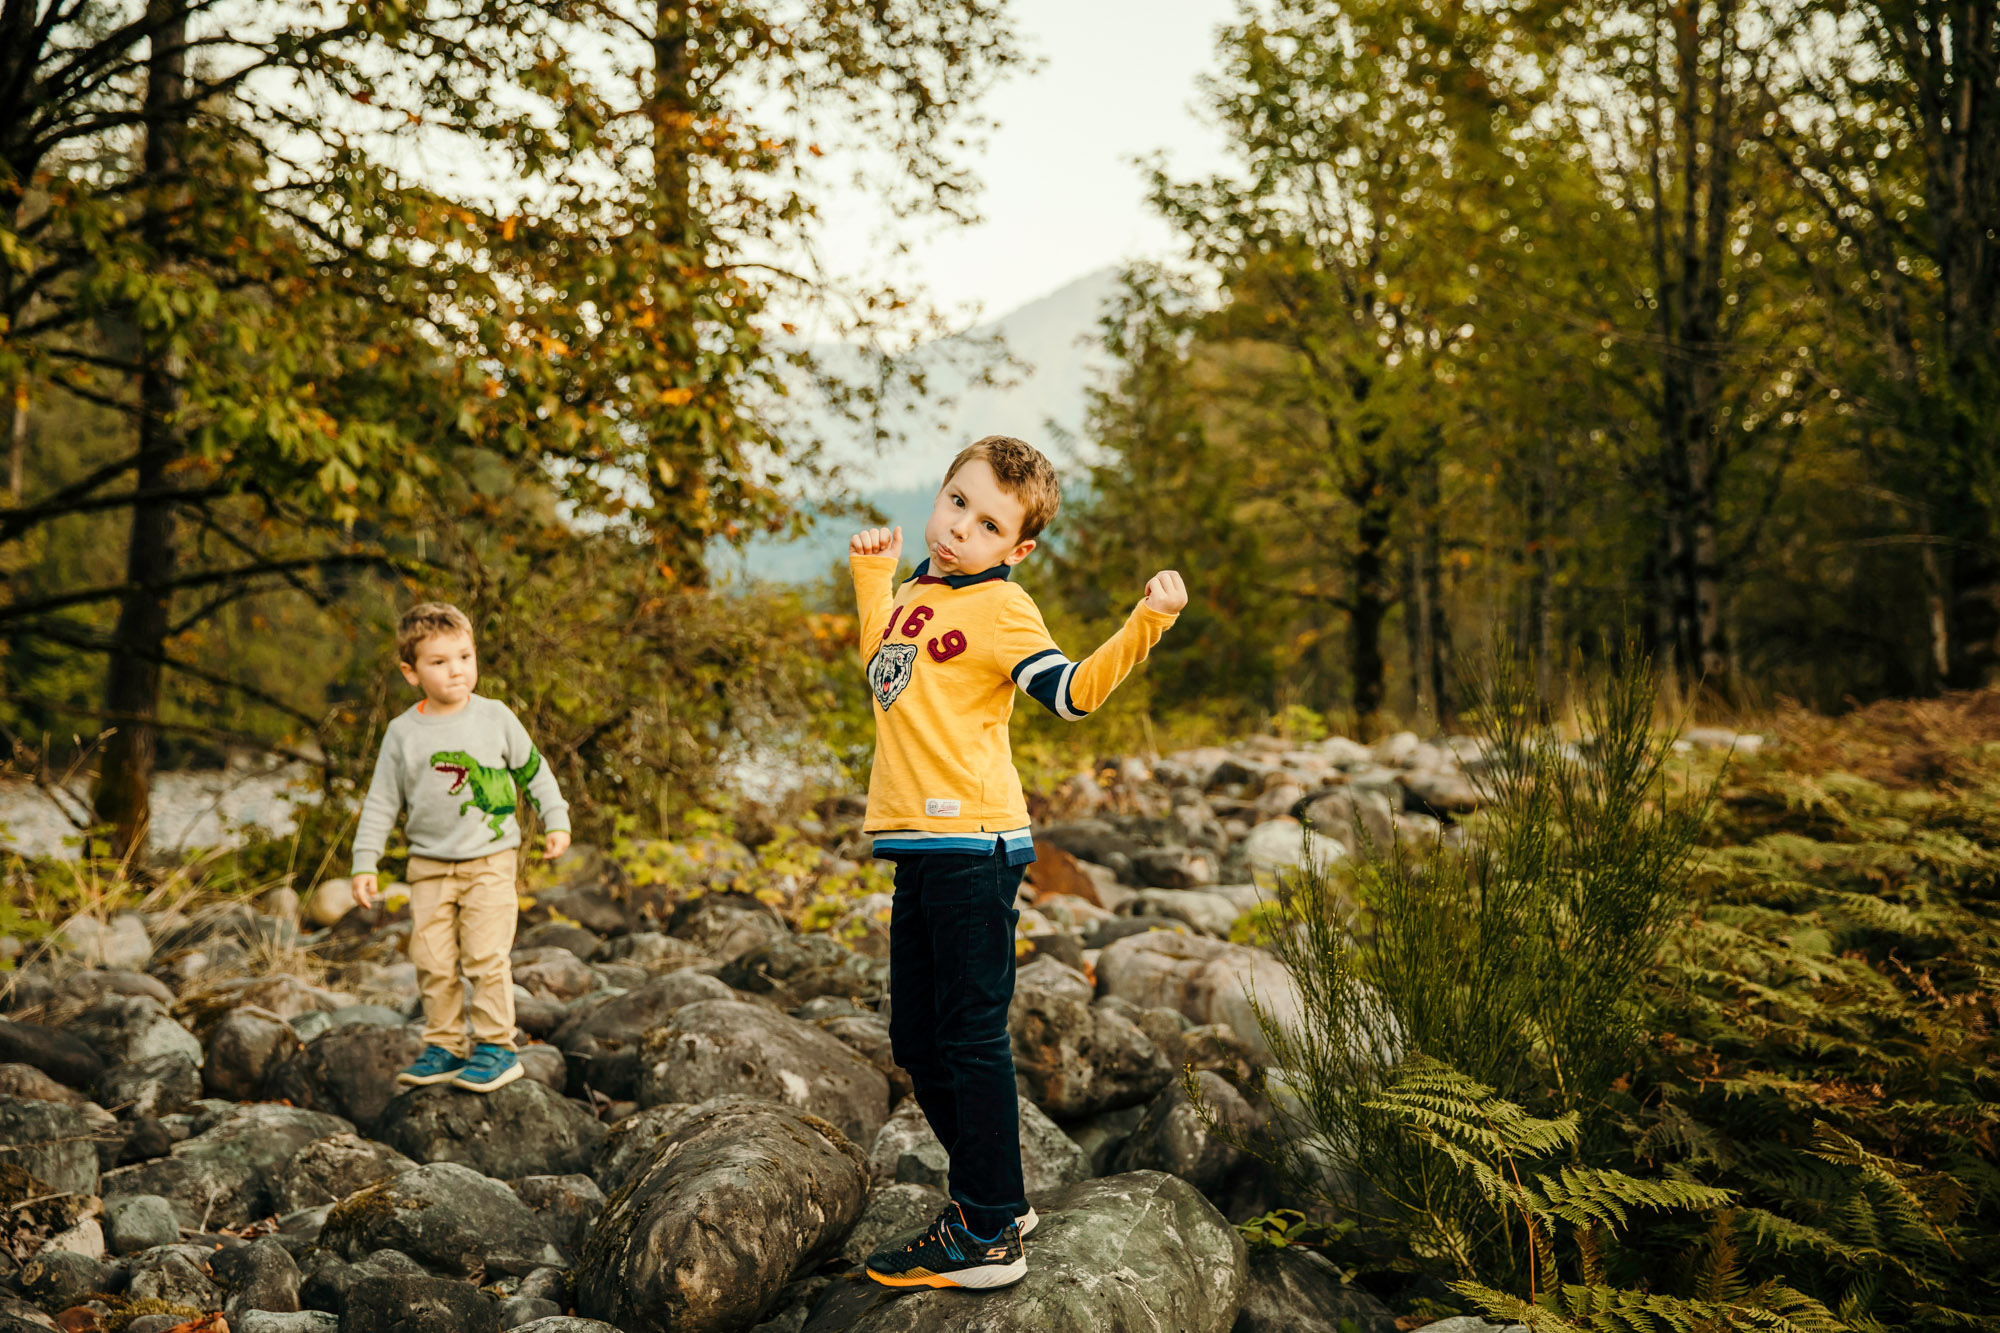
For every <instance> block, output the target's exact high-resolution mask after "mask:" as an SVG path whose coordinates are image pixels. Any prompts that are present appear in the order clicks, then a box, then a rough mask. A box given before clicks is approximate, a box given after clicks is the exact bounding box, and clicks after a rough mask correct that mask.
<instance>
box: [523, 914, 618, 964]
mask: <svg viewBox="0 0 2000 1333" xmlns="http://www.w3.org/2000/svg"><path fill="white" fill-rule="evenodd" d="M603 943H604V937H603V936H602V935H599V934H598V933H597V932H596V931H594V930H589V929H586V928H585V927H583V926H579V925H577V924H576V923H575V922H572V921H544V922H542V923H541V924H540V925H538V926H529V927H528V928H527V929H526V930H523V931H522V932H521V933H520V934H519V935H517V936H515V937H514V947H515V948H516V949H551V948H553V949H568V950H569V951H570V952H571V953H573V954H575V955H576V956H577V957H578V958H588V957H590V956H591V955H592V954H593V953H595V952H596V951H597V950H598V949H599V948H600V947H601V946H602V945H603Z"/></svg>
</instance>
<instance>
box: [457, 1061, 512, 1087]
mask: <svg viewBox="0 0 2000 1333" xmlns="http://www.w3.org/2000/svg"><path fill="white" fill-rule="evenodd" d="M527 1072H528V1070H527V1068H526V1066H524V1065H519V1064H516V1065H511V1066H509V1067H508V1068H506V1069H503V1070H501V1071H500V1072H499V1073H498V1074H495V1075H494V1076H493V1077H492V1078H490V1079H488V1080H486V1082H484V1083H474V1082H472V1081H471V1080H470V1079H466V1078H453V1079H452V1081H451V1086H453V1087H454V1088H464V1089H465V1090H466V1091H467V1092H491V1091H493V1090H494V1089H495V1088H504V1087H506V1086H507V1085H508V1084H509V1083H512V1082H513V1081H514V1080H515V1079H517V1078H519V1077H521V1075H523V1074H525V1073H527Z"/></svg>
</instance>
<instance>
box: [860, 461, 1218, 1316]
mask: <svg viewBox="0 0 2000 1333" xmlns="http://www.w3.org/2000/svg"><path fill="white" fill-rule="evenodd" d="M1061 499H1062V497H1061V491H1060V489H1059V488H1058V486H1057V482H1056V474H1055V469H1054V468H1052V467H1051V466H1049V461H1048V459H1046V458H1044V457H1043V456H1042V455H1041V454H1040V453H1039V452H1038V451H1037V450H1035V449H1034V448H1033V447H1031V446H1029V445H1027V444H1024V443H1023V442H1021V441H1020V440H1016V439H1012V438H1009V437H1007V436H1003V435H991V436H988V437H987V438H985V439H983V440H980V441H979V442H978V443H976V444H973V445H971V446H970V447H968V448H966V449H965V450H963V451H962V452H960V454H959V455H958V457H957V458H954V459H953V460H952V463H951V468H950V470H949V471H947V472H946V474H945V480H944V485H943V486H941V487H940V488H939V489H938V493H937V499H936V501H935V502H934V504H933V505H932V508H931V516H930V520H929V522H927V523H926V524H925V525H924V545H925V547H926V550H927V555H928V558H927V559H925V560H924V561H923V562H922V563H921V564H919V565H918V566H917V569H916V573H915V574H913V575H912V576H911V577H910V578H909V579H907V580H906V581H904V583H903V584H902V585H901V586H900V587H897V586H895V576H896V568H897V565H898V562H899V561H900V560H901V558H902V553H903V530H902V529H901V528H897V529H895V530H894V531H891V530H889V529H886V528H876V529H872V530H870V531H868V532H862V533H858V534H856V536H855V537H854V538H853V539H852V540H851V541H850V542H849V543H848V548H847V549H848V564H849V567H850V569H851V571H852V573H853V576H854V595H855V600H856V602H857V603H858V605H859V607H860V612H861V660H862V661H863V662H864V663H865V664H866V665H867V668H868V687H869V691H870V692H871V693H872V694H873V695H874V696H875V705H874V706H875V766H874V770H873V772H872V773H871V775H870V777H869V781H868V819H867V822H866V823H865V824H864V826H863V828H864V830H865V831H866V832H869V833H872V834H874V837H875V854H876V855H877V856H881V857H886V858H889V859H891V860H893V861H894V862H895V863H896V895H895V906H894V907H893V908H892V909H891V913H890V921H889V993H890V1017H889V1035H890V1039H891V1045H892V1047H893V1049H894V1052H895V1057H896V1063H897V1064H899V1065H901V1066H902V1067H903V1068H904V1069H905V1070H907V1071H908V1073H909V1075H910V1082H911V1083H912V1084H913V1085H914V1087H915V1090H916V1096H917V1102H918V1104H919V1105H920V1106H922V1107H923V1110H924V1115H925V1117H926V1118H927V1119H929V1121H930V1124H931V1128H932V1130H934V1131H935V1132H936V1134H937V1136H938V1141H939V1142H940V1143H942V1144H943V1145H944V1147H945V1151H946V1152H948V1153H949V1154H950V1155H951V1182H950V1183H951V1198H952V1204H951V1206H950V1207H949V1208H947V1209H945V1211H944V1212H943V1213H942V1214H941V1215H940V1216H939V1217H938V1219H937V1221H936V1222H935V1223H933V1224H932V1226H931V1228H930V1230H929V1231H927V1232H925V1233H924V1234H923V1236H921V1237H920V1238H918V1239H917V1240H916V1241H914V1242H912V1243H911V1244H909V1245H907V1246H904V1247H902V1248H900V1249H896V1250H880V1251H877V1252H876V1253H875V1254H873V1255H871V1256H870V1257H869V1260H868V1275H869V1276H870V1277H872V1278H874V1279H875V1280H876V1281H877V1282H882V1283H886V1284H888V1285H890V1286H930V1287H973V1288H990V1287H1004V1286H1007V1285H1009V1284H1010V1283H1014V1282H1018V1281H1020V1280H1021V1278H1023V1277H1025V1276H1026V1275H1027V1271H1028V1262H1027V1257H1026V1254H1025V1252H1024V1251H1023V1249H1022V1247H1021V1239H1022V1237H1023V1236H1024V1235H1025V1234H1026V1233H1027V1232H1029V1231H1031V1230H1032V1229H1033V1228H1034V1225H1035V1220H1036V1219H1035V1214H1034V1210H1033V1209H1031V1208H1029V1207H1028V1201H1027V1197H1026V1190H1025V1188H1024V1186H1023V1185H1022V1181H1021V1139H1020V1133H1021V1131H1020V1110H1019V1106H1018V1104H1017V1102H1016V1100H1015V1096H1016V1094H1015V1090H1014V1058H1013V1050H1012V1046H1011V1044H1010V1041H1009V1038H1008V1034H1007V1009H1008V1005H1009V1004H1010V1003H1011V1002H1012V1000H1013V998H1014V924H1015V921H1016V920H1017V919H1018V917H1019V915H1020V914H1019V913H1018V912H1017V911H1016V910H1015V908H1014V897H1015V894H1016V893H1017V892H1018V891H1019V889H1020V885H1021V876H1022V874H1023V871H1024V868H1025V867H1026V865H1027V863H1028V862H1030V861H1032V860H1034V858H1035V850H1034V840H1033V837H1032V836H1031V834H1030V832H1029V828H1028V806H1027V801H1026V800H1025V798H1024V797H1023V796H1022V793H1021V779H1020V776H1019V775H1018V774H1017V773H1015V771H1014V760H1013V754H1012V751H1011V749H1010V747H1009V744H1008V737H1007V719H1008V717H1009V716H1010V715H1011V714H1012V713H1013V711H1014V690H1015V687H1016V686H1018V687H1019V688H1020V689H1022V690H1024V691H1025V692H1026V693H1028V694H1029V695H1030V696H1032V697H1033V698H1034V699H1035V701H1036V702H1038V703H1040V704H1041V705H1042V706H1043V707H1045V708H1047V709H1049V710H1050V711H1051V712H1053V713H1055V714H1056V715H1057V716H1059V717H1063V718H1066V719H1068V720H1069V721H1072V722H1074V721H1077V720H1078V719H1080V718H1082V717H1083V716H1084V715H1086V714H1087V713H1089V712H1090V711H1091V710H1092V709H1094V708H1096V707H1097V706H1098V705H1099V704H1101V703H1103V702H1104V700H1105V699H1106V698H1108V697H1109V696H1110V694H1111V691H1112V690H1113V689H1115V688H1117V685H1118V682H1120V681H1121V680H1123V679H1124V678H1125V676H1126V674H1127V673H1128V672H1130V671H1131V670H1132V668H1133V667H1135V666H1137V665H1138V664H1139V663H1140V662H1142V661H1144V660H1145V658H1146V654H1147V653H1148V652H1150V651H1151V650H1152V647H1153V645H1154V644H1155V643H1157V642H1159V638H1160V635H1161V634H1162V633H1164V632H1165V631H1166V629H1167V627H1168V626H1169V625H1171V624H1173V623H1174V618H1175V617H1176V616H1177V615H1179V613H1180V610H1181V608H1182V607H1184V606H1186V605H1187V589H1186V588H1185V587H1184V586H1183V585H1182V582H1181V577H1180V575H1179V574H1177V573H1175V572H1174V571H1172V570H1167V571H1163V572H1162V573H1159V574H1156V575H1154V577H1153V579H1152V581H1151V582H1149V583H1148V584H1147V585H1146V594H1145V599H1144V600H1143V601H1141V602H1140V603H1139V604H1138V606H1136V607H1134V608H1133V611H1132V614H1131V616H1130V618H1129V619H1127V620H1126V622H1125V624H1124V626H1123V627H1122V628H1121V629H1119V631H1118V632H1117V633H1116V634H1114V635H1112V636H1111V638H1110V639H1109V640H1108V641H1106V642H1105V644H1104V646H1103V647H1101V648H1099V649H1098V650H1097V651H1096V652H1094V653H1092V654H1091V655H1090V656H1089V657H1087V658H1085V659H1083V660H1082V661H1081V662H1072V661H1070V660H1069V659H1068V658H1067V657H1064V656H1063V654H1062V651H1061V650H1060V649H1059V648H1057V647H1056V645H1055V641H1054V640H1053V639H1051V638H1050V637H1049V631H1048V628H1047V626H1045V625H1044V624H1043V623H1042V615H1041V612H1040V611H1038V610H1037V609H1036V608H1035V602H1034V599H1033V598H1031V597H1030V596H1028V594H1027V592H1026V591H1025V590H1024V589H1022V588H1021V586H1020V585H1019V584H1016V583H1012V582H1010V581H1009V580H1008V576H1009V574H1011V573H1012V571H1013V568H1014V566H1015V565H1018V564H1020V563H1021V561H1023V560H1025V559H1027V557H1028V553H1029V552H1031V551H1033V550H1034V549H1035V539H1036V538H1037V537H1038V536H1039V535H1040V534H1041V532H1042V530H1043V529H1044V528H1045V527H1047V526H1048V524H1049V521H1050V520H1051V519H1053V518H1054V517H1055V515H1056V509H1057V507H1058V505H1060V503H1061Z"/></svg>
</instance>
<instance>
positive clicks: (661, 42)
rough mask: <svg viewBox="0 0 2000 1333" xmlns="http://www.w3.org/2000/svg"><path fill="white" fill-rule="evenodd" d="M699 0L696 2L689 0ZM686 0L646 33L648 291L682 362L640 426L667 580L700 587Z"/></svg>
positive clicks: (704, 565) (669, 2)
mask: <svg viewBox="0 0 2000 1333" xmlns="http://www.w3.org/2000/svg"><path fill="white" fill-rule="evenodd" d="M694 3H695V4H699V3H700V0H694ZM692 29H693V22H692V16H691V11H690V0H658V6H657V8H656V10H655V27H654V36H653V86H652V90H651V105H650V107H649V108H648V113H649V115H650V116H651V119H652V125H653V171H654V182H655V185H656V188H657V189H658V191H659V196H660V198H659V213H658V219H657V221H658V240H659V243H660V245H661V246H662V247H664V248H665V250H666V252H667V254H666V256H665V267H666V271H668V272H671V273H672V274H673V275H674V277H673V278H672V279H666V280H663V282H662V284H661V286H660V289H659V290H658V291H657V292H656V293H655V297H656V299H657V300H658V302H659V303H660V307H661V309H660V314H661V326H662V329H663V333H662V337H664V338H665V339H666V340H667V348H668V350H669V352H670V353H671V354H672V355H673V356H675V357H676V358H677V359H679V360H681V362H682V364H683V366H684V368H685V369H684V372H683V379H682V381H681V383H680V384H679V385H678V386H675V387H676V388H677V389H679V390H691V391H692V392H691V396H689V397H686V398H683V397H682V396H681V395H680V394H679V393H675V394H674V396H673V397H672V398H670V399H666V400H663V401H662V402H661V404H660V405H659V407H658V411H657V416H656V417H655V419H654V420H653V421H652V422H650V423H648V430H649V431H650V432H651V444H650V450H649V452H650V453H651V458H650V459H649V462H650V464H651V468H650V475H649V476H648V478H647V484H648V486H649V488H650V490H651V493H652V510H651V513H650V514H649V515H648V525H649V527H650V529H651V531H652V534H653V540H654V542H655V544H656V545H657V546H658V548H659V551H660V555H661V559H662V562H663V564H664V565H665V567H666V569H667V570H668V572H669V574H670V576H671V577H672V578H673V580H674V582H675V583H676V584H678V585H679V586H681V587H684V588H702V587H706V586H707V585H708V536H709V527H710V525H709V522H708V518H709V515H708V503H709V502H708V487H707V484H706V481H705V468H706V463H707V459H706V457H705V451H704V449H703V446H702V428H701V414H702V413H703V412H705V411H707V410H708V409H709V407H710V404H708V403H706V402H704V400H703V399H704V395H703V388H704V386H703V385H702V383H701V373H702V370H701V356H700V344H699V330H698V329H697V327H696V322H695V312H694V302H693V292H694V291H695V290H696V289H697V288H698V287H699V286H700V284H701V282H702V279H701V278H700V277H699V276H691V275H695V274H697V273H698V272H699V270H701V269H702V268H703V266H704V263H705V260H704V256H703V253H702V251H703V243H702V236H701V229H700V227H699V225H698V219H697V218H696V216H695V198H694V168H693V154H694V139H695V115H696V111H697V108H696V106H695V93H694V86H693V73H694V46H693V42H694V33H693V31H692Z"/></svg>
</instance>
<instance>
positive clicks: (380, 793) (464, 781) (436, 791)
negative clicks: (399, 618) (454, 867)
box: [354, 694, 569, 875]
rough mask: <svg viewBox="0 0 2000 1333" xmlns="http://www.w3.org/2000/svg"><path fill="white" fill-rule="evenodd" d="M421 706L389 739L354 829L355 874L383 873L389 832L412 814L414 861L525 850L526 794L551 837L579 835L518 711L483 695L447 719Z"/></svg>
mask: <svg viewBox="0 0 2000 1333" xmlns="http://www.w3.org/2000/svg"><path fill="white" fill-rule="evenodd" d="M420 708H421V705H417V706H413V707H411V708H409V709H407V710H405V711H404V712H403V713H402V714H401V715H400V716H398V717H396V718H395V719H393V720H392V721H391V722H390V723H389V729H388V731H386V732H385V733H383V736H382V752H381V753H380V754H378V755H377V756H376V757H375V776H374V777H373V778H371V779H370V780H369V783H368V796H367V799H365V800H364V801H362V803H361V818H360V821H359V822H358V823H357V824H356V825H355V829H354V873H355V874H357V875H367V874H373V873H374V871H375V861H376V859H377V858H378V857H380V856H381V855H382V848H383V847H384V846H386V845H387V843H388V841H389V830H390V829H392V828H394V827H395V826H396V816H397V815H399V814H401V813H402V812H404V811H405V810H407V811H409V819H408V821H407V822H406V824H405V826H404V828H405V832H407V833H408V834H409V837H410V854H411V855H412V856H427V857H429V858H431V859H432V860H434V861H470V860H473V859H474V858H476V857H481V856H487V855H490V854H491V853H493V852H502V851H506V850H507V849H508V848H509V847H519V846H520V845H521V828H520V825H518V824H516V823H515V822H514V802H515V793H516V792H517V791H518V790H519V788H520V787H522V786H525V787H526V788H527V789H528V799H529V800H530V801H531V802H533V803H534V806H535V809H537V810H539V811H540V812H541V816H542V827H543V828H544V829H547V830H549V831H551V832H553V831H554V830H556V829H567V828H568V827H569V803H568V802H566V801H564V800H563V797H562V792H561V791H559V790H557V788H556V779H555V774H553V773H551V772H549V766H548V765H547V764H545V763H543V762H542V756H541V752H540V751H538V750H537V749H535V743H534V742H533V741H531V740H529V739H528V729H527V728H526V727H524V726H522V725H521V719H520V718H518V717H515V716H514V711H513V710H512V709H511V708H509V707H507V705H505V704H503V703H500V702H498V701H496V700H493V699H486V698H482V697H481V696H479V695H477V694H475V695H473V696H472V698H471V699H470V700H468V701H467V702H466V705H465V707H463V708H461V709H459V710H458V711H457V712H456V713H447V714H446V715H445V716H443V717H434V716H432V715H430V714H428V713H425V712H421V711H419V709H420Z"/></svg>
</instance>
